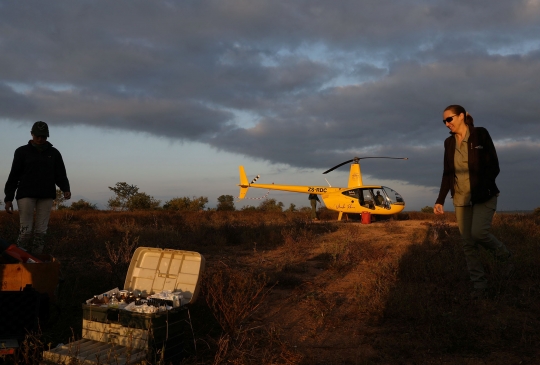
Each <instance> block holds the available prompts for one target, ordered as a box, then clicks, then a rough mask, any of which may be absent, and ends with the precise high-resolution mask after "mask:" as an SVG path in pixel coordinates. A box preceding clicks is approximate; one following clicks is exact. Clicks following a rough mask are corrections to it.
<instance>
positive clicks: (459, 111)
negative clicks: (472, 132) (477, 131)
mask: <svg viewBox="0 0 540 365" xmlns="http://www.w3.org/2000/svg"><path fill="white" fill-rule="evenodd" d="M447 110H451V111H452V113H454V114H458V115H459V114H464V115H465V124H467V125H468V126H469V127H474V119H473V117H472V116H471V115H470V114H469V113H467V111H466V110H465V108H464V107H462V106H461V105H457V104H456V105H449V106H447V107H446V109H444V111H447Z"/></svg>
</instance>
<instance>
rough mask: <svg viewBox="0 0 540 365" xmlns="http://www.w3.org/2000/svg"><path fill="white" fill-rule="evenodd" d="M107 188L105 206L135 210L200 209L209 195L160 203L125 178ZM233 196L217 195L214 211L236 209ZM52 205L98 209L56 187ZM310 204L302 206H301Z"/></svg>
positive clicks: (267, 207) (268, 206) (277, 205)
mask: <svg viewBox="0 0 540 365" xmlns="http://www.w3.org/2000/svg"><path fill="white" fill-rule="evenodd" d="M109 190H111V191H112V192H113V193H114V196H113V197H112V198H110V199H109V200H108V201H107V208H108V209H109V210H116V211H136V210H168V211H192V212H196V211H203V210H208V208H207V204H208V198H207V197H205V196H200V197H195V196H193V197H191V198H190V197H176V198H173V199H171V200H168V201H166V202H165V203H164V204H163V206H161V200H158V199H155V198H154V197H153V196H151V195H148V194H146V193H144V192H141V191H139V187H138V186H137V185H130V184H128V183H126V182H117V183H116V184H115V185H114V186H109ZM234 199H235V198H234V197H233V196H232V195H221V196H220V197H218V198H217V201H218V204H217V206H216V208H215V210H217V211H235V210H237V209H236V207H235V205H234ZM54 208H55V209H57V210H62V209H70V210H97V205H96V204H92V203H90V202H88V201H86V200H84V199H80V200H79V201H76V202H72V203H71V205H70V206H66V205H65V200H64V195H63V193H62V191H61V190H60V189H57V190H56V199H55V200H54ZM306 209H307V210H309V209H310V208H307V207H306V208H302V209H300V210H301V211H302V210H306ZM240 210H242V211H250V210H257V211H265V212H272V211H273V212H283V211H288V212H295V211H298V209H296V205H294V204H291V205H290V206H289V208H288V209H284V205H283V203H282V202H278V201H276V200H275V199H265V200H262V201H261V202H260V203H259V205H258V206H256V207H255V206H251V205H247V206H245V207H243V208H241V209H240Z"/></svg>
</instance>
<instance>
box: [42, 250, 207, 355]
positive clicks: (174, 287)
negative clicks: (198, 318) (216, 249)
mask: <svg viewBox="0 0 540 365" xmlns="http://www.w3.org/2000/svg"><path fill="white" fill-rule="evenodd" d="M204 265H205V260H204V257H203V256H201V255H200V254H199V253H197V252H191V251H182V250H170V249H159V248H150V247H139V248H137V249H136V250H135V252H134V254H133V257H132V258H131V262H130V265H129V269H128V273H127V275H126V280H125V283H124V290H128V291H133V292H135V291H140V292H142V293H143V295H145V296H146V295H152V294H156V293H160V292H163V291H167V290H169V291H171V292H176V291H182V293H183V294H184V300H183V301H182V304H183V305H182V306H180V307H176V308H172V309H170V310H167V311H160V312H156V313H138V312H131V311H127V310H124V309H118V308H110V307H105V306H99V305H92V304H90V299H89V300H87V302H86V303H83V304H82V310H83V329H82V340H80V341H77V342H76V343H73V344H70V346H63V347H61V348H58V349H53V350H50V351H45V352H43V358H44V359H45V360H47V361H51V362H55V361H56V362H58V361H60V360H61V361H64V362H65V363H68V362H69V361H70V360H69V359H73V358H76V359H78V360H79V361H81V362H82V363H88V364H95V363H96V361H97V360H96V359H97V355H100V356H105V355H106V356H109V353H114V356H121V357H122V363H126V364H128V363H132V360H133V362H137V361H140V360H141V359H142V357H141V356H143V357H144V358H146V359H147V360H148V361H150V362H151V363H153V362H157V361H156V359H159V358H162V357H163V358H164V359H166V360H167V361H171V360H174V361H179V360H180V359H181V358H182V357H183V354H184V349H185V346H184V337H185V335H186V333H187V332H188V331H187V328H188V307H189V304H191V303H193V302H195V300H196V299H197V296H198V293H199V289H200V285H199V284H200V280H201V274H202V272H203V271H204ZM112 291H116V290H115V289H113V290H111V291H109V292H112ZM81 341H84V342H81ZM103 344H106V345H107V346H104V345H103ZM93 349H95V351H94V352H93ZM75 350H77V353H75ZM83 350H84V351H83ZM107 351H109V352H107ZM134 354H136V356H133V355H134ZM99 361H101V362H102V363H103V359H101V360H99Z"/></svg>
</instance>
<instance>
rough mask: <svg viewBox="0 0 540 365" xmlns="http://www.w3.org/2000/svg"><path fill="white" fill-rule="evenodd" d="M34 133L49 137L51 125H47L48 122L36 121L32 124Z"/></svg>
mask: <svg viewBox="0 0 540 365" xmlns="http://www.w3.org/2000/svg"><path fill="white" fill-rule="evenodd" d="M32 134H33V135H34V136H44V137H49V126H48V125H47V123H45V122H42V121H39V122H35V123H34V125H33V126H32Z"/></svg>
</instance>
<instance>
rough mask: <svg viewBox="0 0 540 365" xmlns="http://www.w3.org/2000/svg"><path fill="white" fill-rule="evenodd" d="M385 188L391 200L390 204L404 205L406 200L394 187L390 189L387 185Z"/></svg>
mask: <svg viewBox="0 0 540 365" xmlns="http://www.w3.org/2000/svg"><path fill="white" fill-rule="evenodd" d="M383 190H384V192H385V193H386V195H387V197H388V200H389V201H390V204H398V205H404V204H405V201H404V200H403V198H402V197H401V195H399V193H398V192H397V191H395V190H393V189H390V188H389V187H387V186H383Z"/></svg>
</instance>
